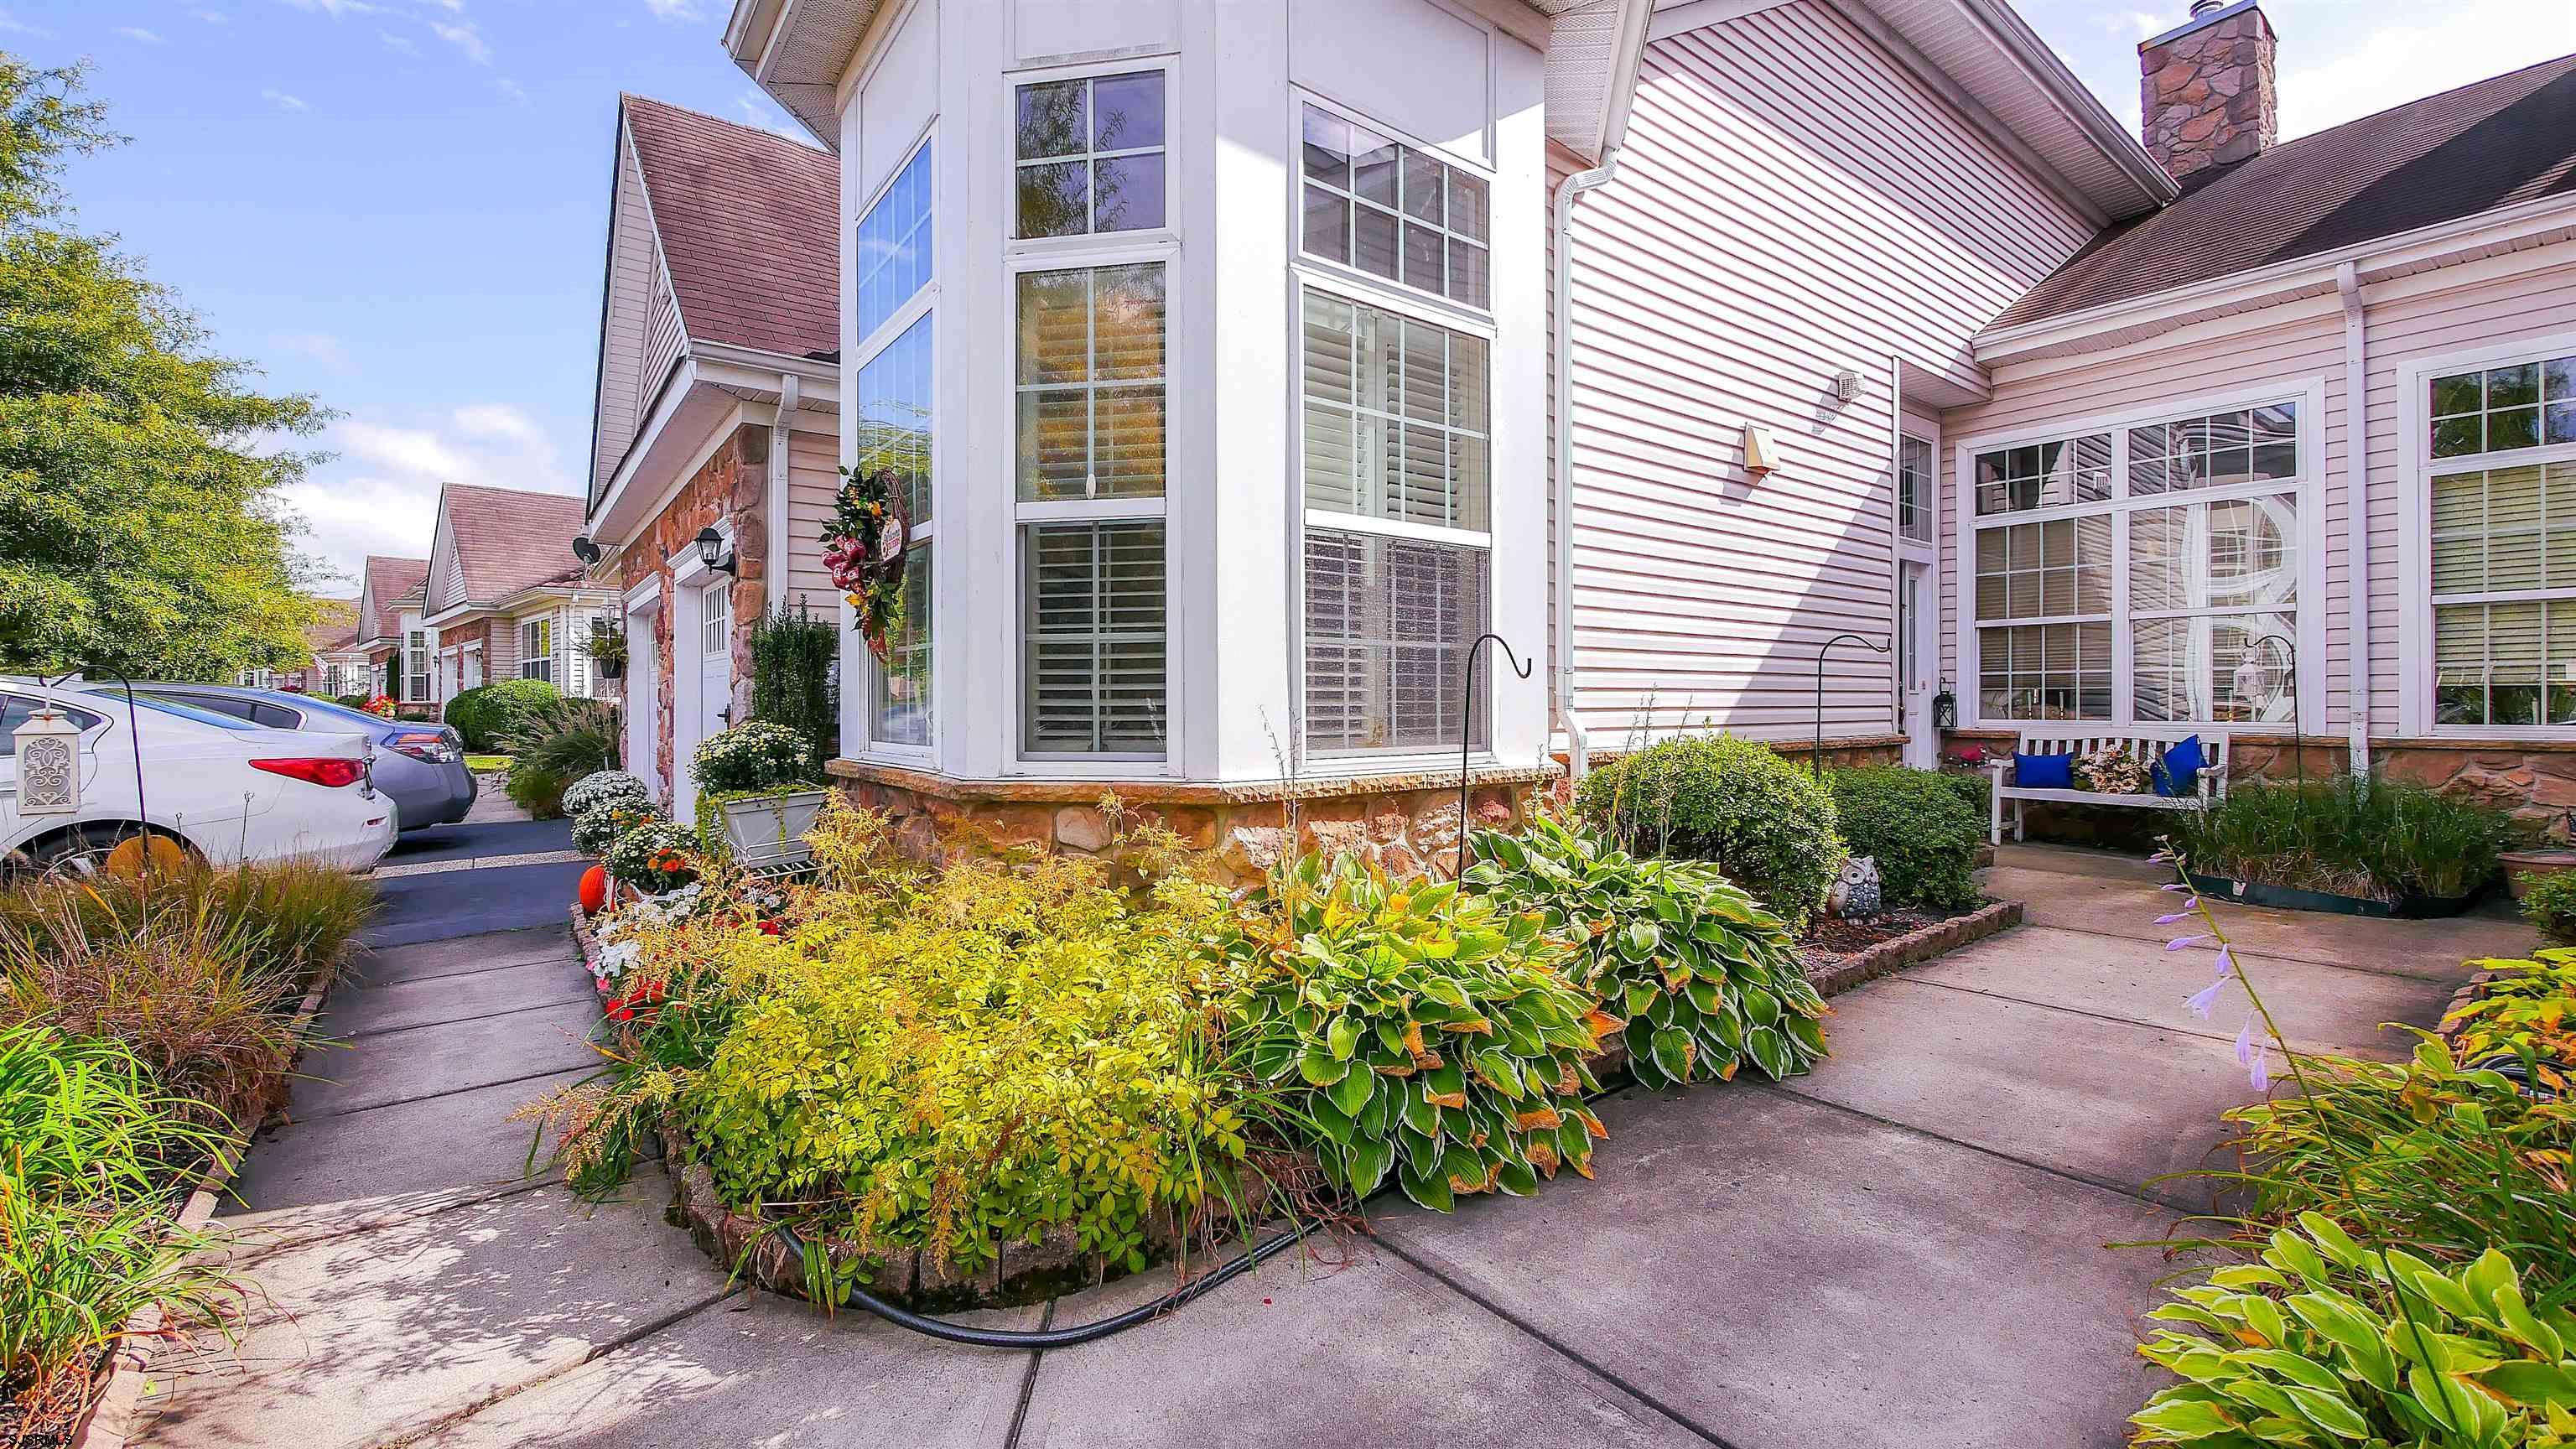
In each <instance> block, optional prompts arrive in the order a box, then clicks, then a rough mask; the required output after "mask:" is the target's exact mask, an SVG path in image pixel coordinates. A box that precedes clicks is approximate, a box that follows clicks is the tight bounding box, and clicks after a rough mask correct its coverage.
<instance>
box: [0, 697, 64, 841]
mask: <svg viewBox="0 0 2576 1449" xmlns="http://www.w3.org/2000/svg"><path fill="white" fill-rule="evenodd" d="M12 733H13V738H15V739H16V741H17V744H18V813H19V814H21V815H73V814H77V813H79V811H80V737H81V727H80V726H79V725H77V724H74V723H73V722H72V719H71V716H69V715H67V714H65V713H63V712H62V711H61V710H59V709H56V708H54V707H53V706H52V705H51V704H47V705H45V706H43V707H42V708H40V709H38V710H37V711H36V712H35V713H34V714H32V715H29V716H28V717H27V722H26V723H25V724H22V725H20V726H18V728H17V729H16V730H15V731H13V732H12Z"/></svg>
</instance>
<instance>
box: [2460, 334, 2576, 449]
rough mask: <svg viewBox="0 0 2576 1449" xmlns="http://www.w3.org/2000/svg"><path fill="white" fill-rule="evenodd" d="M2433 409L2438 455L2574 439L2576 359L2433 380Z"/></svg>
mask: <svg viewBox="0 0 2576 1449" xmlns="http://www.w3.org/2000/svg"><path fill="white" fill-rule="evenodd" d="M2429 407H2430V414H2429V416H2430V420H2431V423H2432V429H2431V433H2432V454H2433V456H2434V457H2436V458H2459V457H2466V456H2468V455H2470V454H2473V453H2502V452H2510V451H2512V450H2514V449H2517V448H2537V447H2545V446H2550V445H2554V444H2560V443H2576V357H2553V358H2549V359H2547V360H2545V361H2540V362H2517V363H2509V364H2506V365H2504V366H2500V367H2490V368H2487V369H2485V370H2483V371H2477V372H2458V373H2451V374H2449V375H2447V376H2443V377H2437V378H2434V379H2433V381H2432V387H2431V396H2430V398H2429Z"/></svg>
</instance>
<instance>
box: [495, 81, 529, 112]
mask: <svg viewBox="0 0 2576 1449" xmlns="http://www.w3.org/2000/svg"><path fill="white" fill-rule="evenodd" d="M492 84H493V86H494V87H496V88H497V89H498V90H499V91H500V92H501V94H503V95H505V96H508V97H509V98H510V99H512V100H514V101H517V102H518V103H519V104H520V105H523V106H524V105H526V104H527V103H528V92H527V88H526V87H524V86H522V85H520V84H519V83H518V82H517V81H514V80H512V79H510V78H509V77H508V76H503V77H501V78H500V79H499V80H496V81H494V82H492Z"/></svg>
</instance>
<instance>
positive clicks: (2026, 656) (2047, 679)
mask: <svg viewBox="0 0 2576 1449" xmlns="http://www.w3.org/2000/svg"><path fill="white" fill-rule="evenodd" d="M1977 658H1978V671H1979V678H1978V681H1977V695H1978V711H1979V713H1980V715H1982V717H1984V718H1986V719H1990V720H2022V719H2036V720H2107V719H2109V718H2110V717H2111V626H2110V625H2109V624H2107V623H2102V624H2080V623H2079V624H2023V625H2016V626H2013V627H2010V628H2001V629H1980V630H1978V631H1977Z"/></svg>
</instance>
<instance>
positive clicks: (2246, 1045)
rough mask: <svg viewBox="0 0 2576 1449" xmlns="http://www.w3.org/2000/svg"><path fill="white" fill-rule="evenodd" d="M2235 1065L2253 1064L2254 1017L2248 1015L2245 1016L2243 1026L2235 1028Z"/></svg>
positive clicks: (2246, 1065)
mask: <svg viewBox="0 0 2576 1449" xmlns="http://www.w3.org/2000/svg"><path fill="white" fill-rule="evenodd" d="M2236 1065H2238V1066H2240V1067H2251V1066H2253V1065H2254V1018H2252V1017H2250V1016H2249V1017H2247V1018H2245V1024H2244V1025H2243V1026H2240V1027H2238V1028H2236Z"/></svg>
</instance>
